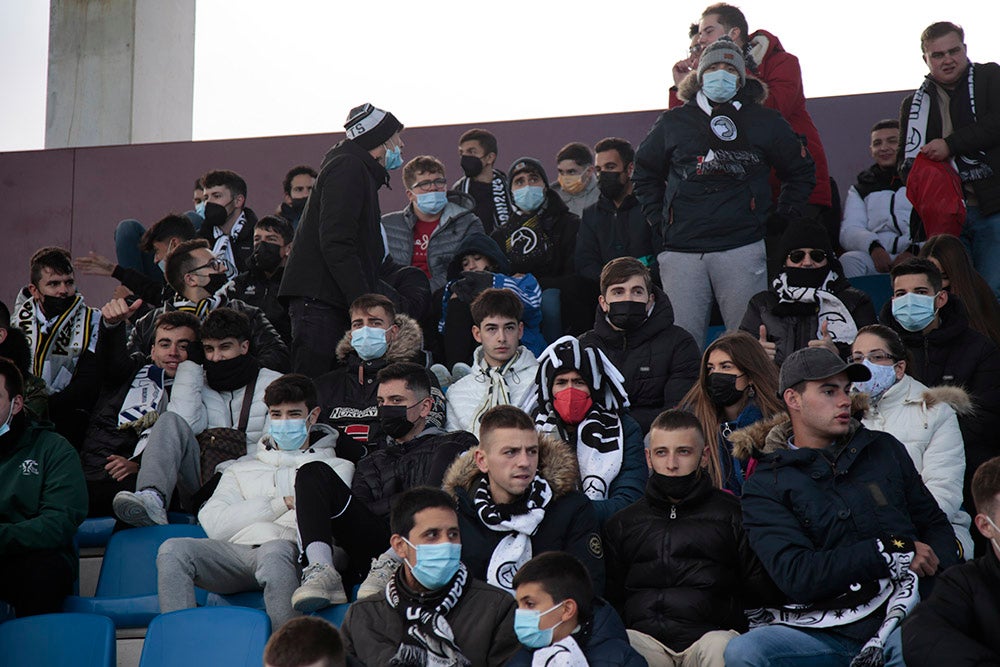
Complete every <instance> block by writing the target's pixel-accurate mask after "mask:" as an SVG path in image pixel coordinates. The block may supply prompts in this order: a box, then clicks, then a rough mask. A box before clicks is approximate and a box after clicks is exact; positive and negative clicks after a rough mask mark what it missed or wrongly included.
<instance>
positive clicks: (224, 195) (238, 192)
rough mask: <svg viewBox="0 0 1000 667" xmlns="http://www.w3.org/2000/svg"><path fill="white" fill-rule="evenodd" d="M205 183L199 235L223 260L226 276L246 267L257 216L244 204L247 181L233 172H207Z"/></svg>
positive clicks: (214, 253)
mask: <svg viewBox="0 0 1000 667" xmlns="http://www.w3.org/2000/svg"><path fill="white" fill-rule="evenodd" d="M201 181H202V183H203V184H204V185H205V201H206V203H205V222H204V223H203V224H202V226H201V229H199V230H198V234H199V236H201V238H203V239H205V240H206V241H208V242H209V244H210V245H211V247H212V254H213V255H215V256H216V257H218V258H219V259H221V260H223V261H224V262H225V263H226V273H227V275H228V276H229V278H235V277H236V275H237V274H238V273H240V272H242V271H246V270H247V269H248V268H249V264H248V262H249V260H250V255H251V254H253V229H254V225H256V224H257V216H256V215H255V214H254V212H253V211H252V210H251V209H250V208H249V207H248V206H247V205H246V203H247V182H246V181H245V180H243V177H242V176H240V175H239V174H237V173H236V172H233V171H228V170H217V171H210V172H208V173H207V174H205V176H203V177H202V179H201Z"/></svg>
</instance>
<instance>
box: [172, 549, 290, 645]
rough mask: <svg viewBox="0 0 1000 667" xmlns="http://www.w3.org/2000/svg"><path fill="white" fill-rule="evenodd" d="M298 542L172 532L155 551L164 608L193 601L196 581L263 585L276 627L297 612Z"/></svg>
mask: <svg viewBox="0 0 1000 667" xmlns="http://www.w3.org/2000/svg"><path fill="white" fill-rule="evenodd" d="M298 555H299V548H298V546H296V544H295V542H291V541H289V540H271V541H270V542H265V543H264V544H262V545H260V546H259V547H251V546H247V545H244V544H233V543H232V542H224V541H223V540H210V539H208V538H198V537H174V538H171V539H169V540H167V541H166V542H164V543H163V544H161V545H160V551H159V553H158V554H157V555H156V569H157V577H158V578H157V589H158V593H159V596H160V611H161V612H163V613H166V612H168V611H177V610H178V609H190V608H191V607H194V606H195V604H196V603H195V598H194V587H195V586H200V587H202V588H204V589H205V590H207V591H211V592H213V593H220V594H222V595H229V594H231V593H242V592H245V591H259V590H261V589H263V590H264V606H265V608H266V609H267V615H268V616H269V617H270V619H271V628H272V629H274V630H277V629H278V628H280V627H281V626H282V625H283V624H284V623H285V621H287V620H288V619H290V618H294V617H295V616H298V615H299V614H298V612H296V611H295V610H294V609H292V593H294V592H295V589H296V588H297V587H298V585H299V576H300V575H299V566H298Z"/></svg>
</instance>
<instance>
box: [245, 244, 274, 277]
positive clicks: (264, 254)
mask: <svg viewBox="0 0 1000 667" xmlns="http://www.w3.org/2000/svg"><path fill="white" fill-rule="evenodd" d="M249 264H250V270H251V271H255V272H257V273H271V272H272V271H274V270H275V269H277V268H278V266H280V265H281V246H280V245H278V244H277V243H267V242H266V241H265V242H262V243H258V244H257V247H256V248H254V249H253V254H252V255H250V261H249Z"/></svg>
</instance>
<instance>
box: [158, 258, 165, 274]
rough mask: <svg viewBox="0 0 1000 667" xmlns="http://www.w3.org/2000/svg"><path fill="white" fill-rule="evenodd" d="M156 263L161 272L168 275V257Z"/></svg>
mask: <svg viewBox="0 0 1000 667" xmlns="http://www.w3.org/2000/svg"><path fill="white" fill-rule="evenodd" d="M156 265H157V266H158V267H160V273H162V274H163V275H164V276H166V275H167V260H166V258H164V259H161V260H160V261H159V262H157V263H156Z"/></svg>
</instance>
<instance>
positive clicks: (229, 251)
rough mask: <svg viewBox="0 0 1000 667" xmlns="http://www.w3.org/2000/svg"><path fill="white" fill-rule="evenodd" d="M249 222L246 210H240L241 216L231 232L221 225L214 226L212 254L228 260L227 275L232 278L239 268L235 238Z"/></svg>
mask: <svg viewBox="0 0 1000 667" xmlns="http://www.w3.org/2000/svg"><path fill="white" fill-rule="evenodd" d="M246 222H247V214H246V211H240V217H239V218H237V220H236V222H235V223H233V228H232V229H231V230H229V233H228V234H227V233H225V232H224V231H222V228H221V227H212V238H213V245H212V254H213V255H215V256H216V257H218V258H219V259H222V260H225V262H226V275H227V276H228V277H229V279H230V280H232V279H233V278H235V277H236V275H237V274H238V273H239V269H238V268H237V266H236V255H235V253H234V252H233V239H235V238H236V237H237V236H239V235H240V232H241V231H243V226H244V225H245V224H246Z"/></svg>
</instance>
